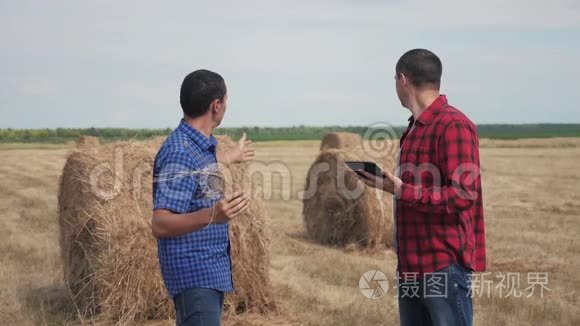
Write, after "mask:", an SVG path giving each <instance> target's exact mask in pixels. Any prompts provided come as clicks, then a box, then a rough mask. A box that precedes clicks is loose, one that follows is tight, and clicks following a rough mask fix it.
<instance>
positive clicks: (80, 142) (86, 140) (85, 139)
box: [77, 136, 101, 147]
mask: <svg viewBox="0 0 580 326" xmlns="http://www.w3.org/2000/svg"><path fill="white" fill-rule="evenodd" d="M100 144H101V141H99V138H97V137H94V136H80V137H79V139H77V147H81V146H99V145H100Z"/></svg>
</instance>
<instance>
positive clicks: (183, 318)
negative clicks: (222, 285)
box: [173, 288, 224, 326]
mask: <svg viewBox="0 0 580 326" xmlns="http://www.w3.org/2000/svg"><path fill="white" fill-rule="evenodd" d="M173 303H174V305H175V324H176V325H177V326H201V325H203V326H219V325H220V321H221V315H222V309H223V305H224V293H223V292H221V291H218V290H214V289H206V288H192V289H187V290H183V291H181V292H180V293H179V294H178V295H176V296H175V298H173Z"/></svg>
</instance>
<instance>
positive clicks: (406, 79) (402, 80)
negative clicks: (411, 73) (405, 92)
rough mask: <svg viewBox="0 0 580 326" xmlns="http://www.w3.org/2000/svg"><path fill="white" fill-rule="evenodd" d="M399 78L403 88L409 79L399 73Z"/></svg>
mask: <svg viewBox="0 0 580 326" xmlns="http://www.w3.org/2000/svg"><path fill="white" fill-rule="evenodd" d="M399 78H400V79H401V83H402V84H403V86H407V84H408V83H409V79H408V78H407V76H405V74H403V73H401V74H400V75H399Z"/></svg>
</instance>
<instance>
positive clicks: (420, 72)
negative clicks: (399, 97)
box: [395, 49, 443, 90]
mask: <svg viewBox="0 0 580 326" xmlns="http://www.w3.org/2000/svg"><path fill="white" fill-rule="evenodd" d="M395 71H396V73H397V78H399V76H400V75H401V74H404V75H405V76H406V77H407V78H409V79H410V81H411V84H413V86H415V87H417V88H424V87H428V88H435V89H437V90H439V87H440V85H441V74H442V73H443V65H442V64H441V60H440V59H439V57H437V56H436V55H435V53H433V52H431V51H429V50H425V49H413V50H410V51H407V52H406V53H405V54H403V55H402V56H401V58H400V59H399V61H398V62H397V66H396V68H395Z"/></svg>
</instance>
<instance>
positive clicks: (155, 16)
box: [0, 0, 580, 128]
mask: <svg viewBox="0 0 580 326" xmlns="http://www.w3.org/2000/svg"><path fill="white" fill-rule="evenodd" d="M413 48H426V49H429V50H431V51H433V52H435V53H436V54H437V55H438V56H439V57H440V58H441V60H442V61H443V78H442V93H444V94H446V95H447V97H448V99H449V102H450V104H452V105H454V106H456V107H458V108H459V109H461V110H462V111H463V112H465V113H466V114H467V115H468V116H469V117H470V118H471V120H473V121H474V122H475V123H476V124H484V123H542V122H547V123H567V122H570V123H580V104H579V99H578V95H579V94H580V1H578V0H552V1H545V0H510V1H506V0H485V1H455V0H438V1H419V0H410V1H403V0H384V1H379V0H332V1H331V0H296V1H289V0H288V1H278V0H244V1H219V0H214V1H191V0H190V1H166V2H159V1H108V0H105V1H90V2H89V1H58V0H55V1H26V0H13V1H7V0H0V128H56V127H64V128H87V127H127V128H167V127H175V126H176V125H177V124H178V122H179V119H180V117H181V115H182V111H181V108H180V106H179V87H180V84H181V81H182V80H183V77H185V75H187V74H188V73H189V72H191V71H194V70H196V69H201V68H204V69H209V70H213V71H216V72H218V73H219V74H221V75H222V76H223V77H224V79H225V80H226V84H227V86H228V96H229V100H228V111H227V112H226V117H225V119H224V121H223V124H222V125H223V126H227V127H239V126H274V127H276V126H294V125H312V126H328V125H341V126H351V125H359V126H363V125H370V124H374V123H377V122H387V123H390V124H393V125H405V124H406V121H407V118H408V117H409V116H410V113H409V111H408V110H407V109H405V108H403V107H402V106H401V104H400V102H399V101H398V99H397V95H396V92H395V84H394V82H395V81H394V78H393V77H394V67H395V64H396V62H397V60H398V58H399V57H400V56H401V55H402V54H403V53H404V52H406V51H407V50H410V49H413Z"/></svg>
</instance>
